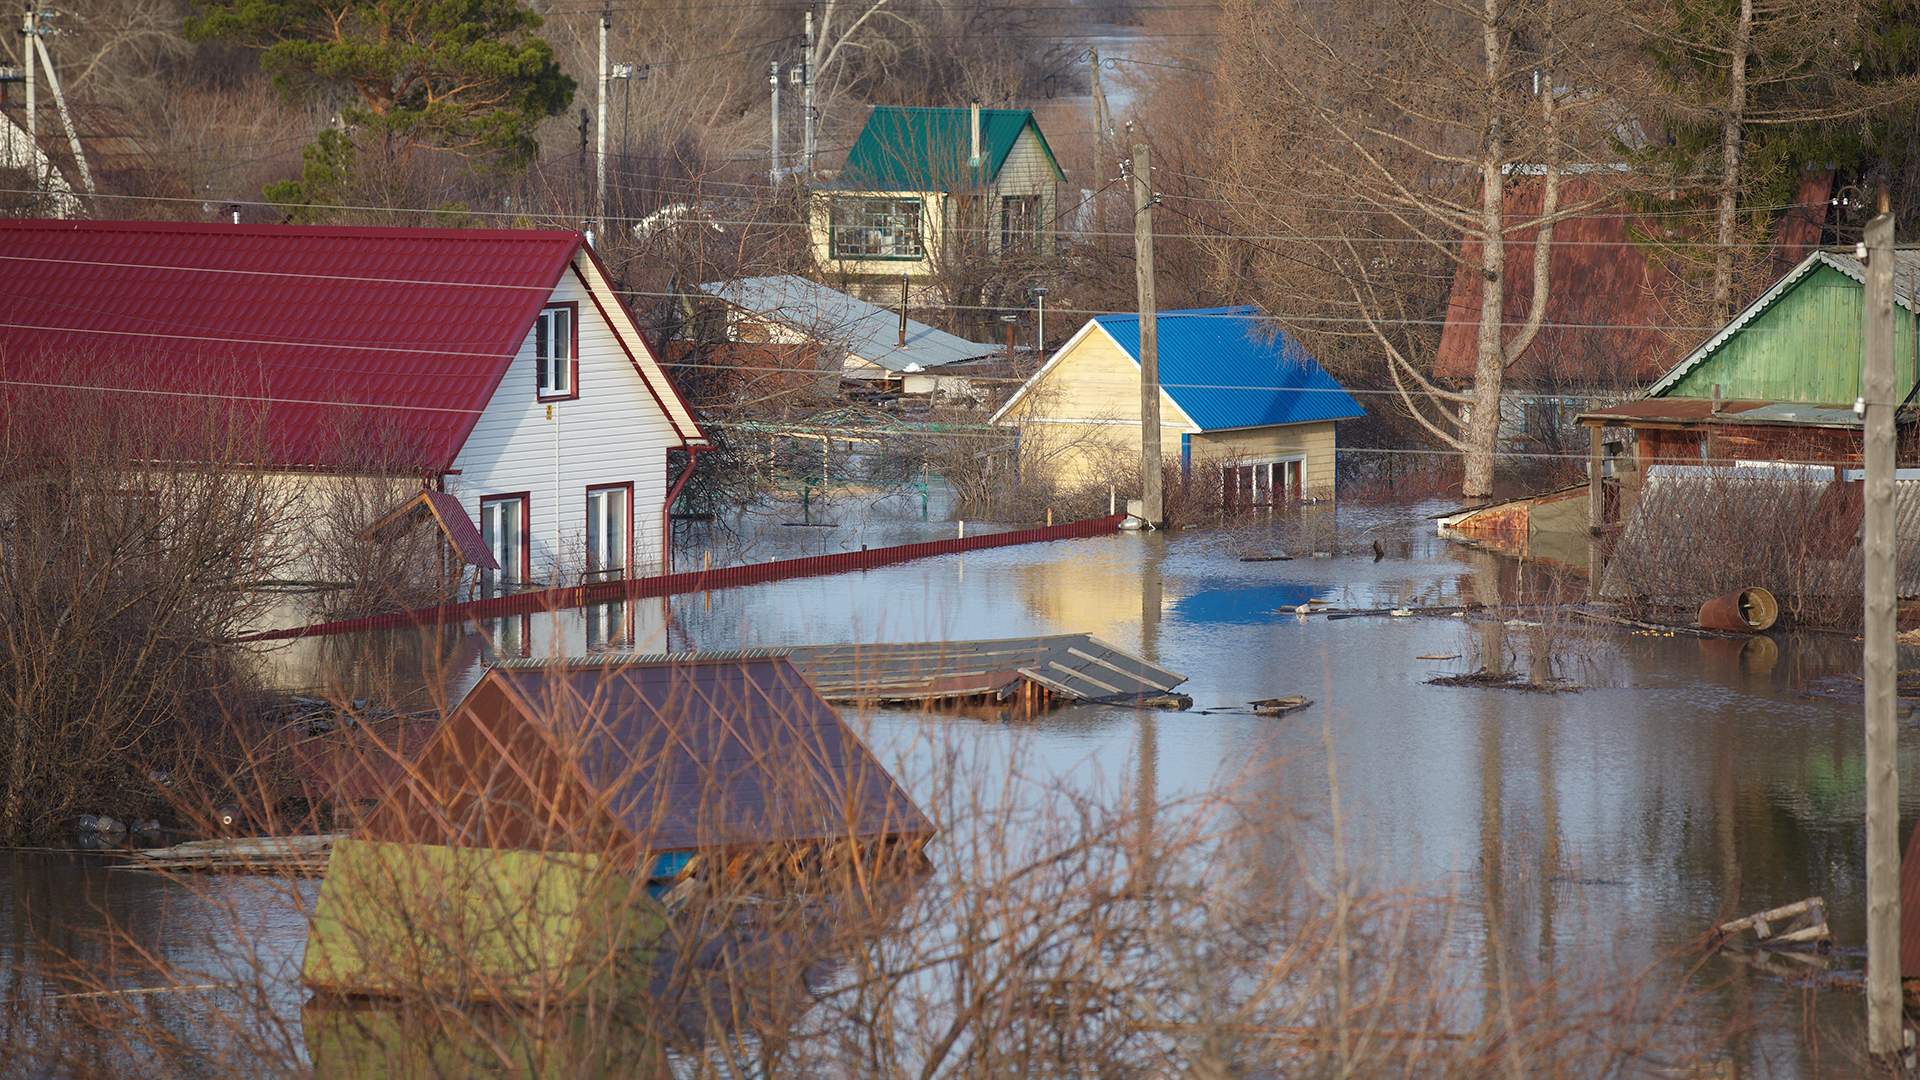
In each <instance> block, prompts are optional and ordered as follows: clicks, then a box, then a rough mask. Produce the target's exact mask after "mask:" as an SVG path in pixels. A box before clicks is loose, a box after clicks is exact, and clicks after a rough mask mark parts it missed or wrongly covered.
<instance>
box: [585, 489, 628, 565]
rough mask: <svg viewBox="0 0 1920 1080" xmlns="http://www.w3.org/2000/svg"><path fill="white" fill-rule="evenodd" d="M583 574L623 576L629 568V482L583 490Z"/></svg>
mask: <svg viewBox="0 0 1920 1080" xmlns="http://www.w3.org/2000/svg"><path fill="white" fill-rule="evenodd" d="M585 537H586V548H587V568H586V569H587V577H588V578H589V579H601V578H610V577H626V576H627V575H628V573H630V572H631V571H632V569H633V567H632V565H631V564H632V557H631V556H632V552H633V485H632V484H631V483H619V484H596V485H594V486H593V487H590V488H588V489H587V528H586V534H585Z"/></svg>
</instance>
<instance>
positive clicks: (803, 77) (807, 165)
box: [800, 4, 814, 176]
mask: <svg viewBox="0 0 1920 1080" xmlns="http://www.w3.org/2000/svg"><path fill="white" fill-rule="evenodd" d="M800 57H801V59H800V113H801V117H800V120H801V129H800V131H801V134H800V168H801V170H802V172H803V174H804V175H806V176H812V175H813V150H814V139H813V130H814V129H813V120H814V116H813V5H811V4H809V5H807V40H806V45H805V47H804V48H803V49H801V51H800Z"/></svg>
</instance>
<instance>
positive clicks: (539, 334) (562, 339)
mask: <svg viewBox="0 0 1920 1080" xmlns="http://www.w3.org/2000/svg"><path fill="white" fill-rule="evenodd" d="M579 358H580V309H579V307H578V306H577V305H574V304H552V305H549V306H547V307H544V308H541V309H540V314H539V315H538V316H536V317H535V318H534V320H533V369H534V379H535V384H534V393H535V396H536V397H539V398H540V399H542V400H548V399H556V398H570V397H573V396H574V394H575V392H576V391H577V389H578V387H577V386H576V385H575V384H576V382H577V379H576V371H575V368H576V367H577V366H578V365H577V363H576V361H578V360H579Z"/></svg>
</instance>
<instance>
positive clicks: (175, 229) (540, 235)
mask: <svg viewBox="0 0 1920 1080" xmlns="http://www.w3.org/2000/svg"><path fill="white" fill-rule="evenodd" d="M0 230H5V231H19V232H27V231H34V232H114V233H204V234H208V235H216V236H248V235H267V236H286V235H295V236H333V237H341V238H349V237H352V238H362V239H409V240H466V241H481V240H486V241H492V242H501V241H521V242H527V243H533V242H541V243H554V242H557V241H560V240H562V239H571V240H575V241H584V239H585V237H584V235H583V234H582V233H580V232H578V231H575V230H570V229H499V228H484V229H462V228H456V227H453V226H446V225H417V226H416V225H296V224H289V223H281V222H245V223H241V224H237V225H236V224H233V223H230V222H221V221H162V220H147V219H137V218H130V219H119V218H115V219H109V220H91V219H87V220H74V219H67V218H11V219H0Z"/></svg>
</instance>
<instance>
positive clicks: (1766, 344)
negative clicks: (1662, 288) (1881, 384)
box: [1647, 251, 1920, 407]
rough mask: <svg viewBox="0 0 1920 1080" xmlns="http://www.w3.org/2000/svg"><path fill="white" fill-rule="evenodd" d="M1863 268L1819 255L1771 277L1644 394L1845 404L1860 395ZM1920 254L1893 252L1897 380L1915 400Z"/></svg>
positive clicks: (1903, 395) (1847, 259)
mask: <svg viewBox="0 0 1920 1080" xmlns="http://www.w3.org/2000/svg"><path fill="white" fill-rule="evenodd" d="M1865 282H1866V267H1865V266H1864V265H1863V264H1862V263H1861V262H1860V260H1859V259H1856V258H1854V257H1853V256H1851V255H1842V254H1839V253H1836V252H1832V251H1816V252H1814V253H1813V254H1811V255H1809V256H1807V257H1806V258H1805V259H1802V260H1801V261H1800V265H1798V266H1796V267H1794V268H1793V269H1792V270H1791V271H1789V272H1788V273H1787V274H1786V276H1784V277H1782V278H1781V279H1780V280H1779V281H1776V282H1774V284H1773V287H1772V288H1770V289H1768V290H1767V291H1766V292H1765V293H1762V294H1761V296H1760V298H1759V299H1758V300H1755V301H1754V302H1753V303H1752V304H1749V305H1748V306H1747V309H1746V310H1745V311H1742V312H1741V313H1740V315H1739V316H1738V317H1737V318H1735V319H1734V320H1733V321H1732V322H1730V323H1728V324H1727V325H1726V326H1725V327H1724V328H1722V329H1721V330H1720V332H1719V333H1716V334H1714V335H1713V336H1712V337H1711V338H1708V339H1707V340H1706V342H1705V343H1704V344H1702V345H1701V346H1700V347H1699V348H1697V349H1695V350H1693V352H1691V353H1689V354H1687V356H1686V358H1685V359H1683V360H1681V361H1680V362H1679V363H1678V364H1676V365H1674V367H1673V370H1671V371H1669V372H1667V373H1666V374H1665V375H1664V376H1662V377H1661V378H1660V379H1659V380H1658V381H1657V382H1655V383H1654V384H1653V385H1652V386H1651V387H1650V388H1649V389H1648V391H1647V396H1648V397H1654V398H1659V397H1668V398H1712V397H1714V396H1716V395H1715V393H1714V387H1715V386H1718V387H1719V394H1718V396H1719V397H1720V398H1722V399H1723V400H1728V399H1731V400H1749V401H1770V402H1793V403H1801V404H1809V405H1843V406H1848V407H1851V406H1852V404H1853V400H1854V399H1855V398H1857V397H1859V396H1860V356H1861V339H1860V317H1861V305H1862V303H1863V302H1864V294H1865ZM1916 284H1920V251H1901V252H1898V253H1897V254H1896V262H1895V265H1894V280H1893V291H1894V301H1895V303H1896V304H1897V305H1898V306H1897V307H1896V308H1895V323H1894V341H1893V352H1894V360H1893V363H1894V385H1895V388H1896V390H1897V391H1898V392H1899V394H1900V397H1901V398H1902V399H1907V398H1910V397H1912V395H1913V389H1914V386H1915V383H1916V370H1915V366H1914V318H1915V315H1914V295H1915V290H1916Z"/></svg>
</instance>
